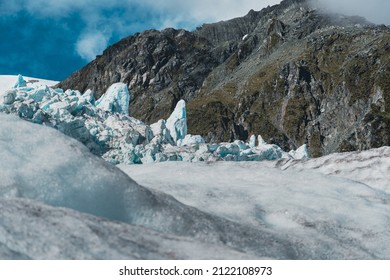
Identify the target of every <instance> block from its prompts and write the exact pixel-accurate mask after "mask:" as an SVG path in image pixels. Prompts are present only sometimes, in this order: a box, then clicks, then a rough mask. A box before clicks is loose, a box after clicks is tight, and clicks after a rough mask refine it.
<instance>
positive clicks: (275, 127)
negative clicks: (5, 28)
mask: <svg viewBox="0 0 390 280" xmlns="http://www.w3.org/2000/svg"><path fill="white" fill-rule="evenodd" d="M389 46H390V31H389V28H388V27H385V26H376V25H373V24H371V23H369V22H367V21H366V20H364V19H362V18H360V17H346V16H342V15H330V14H327V13H325V12H323V11H321V10H319V9H316V8H313V7H312V6H311V5H310V4H309V1H306V0H285V1H282V2H281V3H280V4H279V5H275V6H272V7H267V8H265V9H263V10H261V11H259V12H255V11H253V10H251V11H250V12H249V13H248V14H247V15H246V16H244V17H241V18H235V19H232V20H228V21H222V22H218V23H214V24H204V25H202V26H201V27H199V28H197V29H196V30H195V31H193V32H189V31H186V30H175V29H172V28H169V29H165V30H162V31H156V30H148V31H145V32H143V33H136V34H134V35H133V36H129V37H126V38H124V39H122V40H120V41H119V42H118V43H116V44H114V45H112V46H110V47H109V48H107V49H106V50H105V51H104V52H103V54H102V55H101V56H98V57H97V58H96V59H95V60H94V61H92V62H91V63H89V64H88V65H87V66H85V67H84V68H83V69H81V70H79V71H77V72H75V73H74V74H72V75H71V76H70V77H69V78H68V79H66V80H64V81H62V82H61V83H60V84H59V86H60V87H62V88H64V89H66V88H73V89H78V90H80V91H82V92H83V91H85V90H86V89H92V90H93V91H94V94H95V97H96V98H98V97H100V96H101V95H102V94H103V93H104V92H105V90H106V89H107V88H108V86H110V85H111V84H112V83H115V82H124V83H126V84H128V86H129V89H130V91H131V92H132V94H133V96H134V98H133V99H132V100H131V104H130V114H131V115H133V116H134V117H136V118H138V119H142V120H144V121H146V122H149V123H152V122H156V121H157V120H159V119H163V118H164V119H165V118H166V117H167V116H168V114H169V112H171V111H172V110H173V108H174V107H175V105H176V103H177V102H178V101H179V100H180V99H184V100H185V101H186V102H187V104H188V116H189V117H188V120H189V123H188V129H189V133H191V134H200V135H202V136H204V137H205V139H206V141H209V142H220V141H232V140H235V139H240V140H247V139H248V137H249V136H250V135H251V134H261V135H262V136H263V137H264V139H265V140H266V141H267V142H270V143H275V144H277V145H279V146H281V147H282V148H283V149H285V150H289V149H296V148H297V147H299V146H300V145H302V144H304V143H306V144H308V145H309V148H310V152H311V153H312V154H313V155H314V156H321V155H325V154H329V153H332V152H339V151H351V150H362V149H369V148H376V147H380V146H383V145H390V132H389V129H388V127H389V125H390V117H389V109H390V105H389V104H390V87H389V84H388V82H387V81H388V80H389V74H388V73H389V72H390V58H389V56H390V55H389V54H390V47H389Z"/></svg>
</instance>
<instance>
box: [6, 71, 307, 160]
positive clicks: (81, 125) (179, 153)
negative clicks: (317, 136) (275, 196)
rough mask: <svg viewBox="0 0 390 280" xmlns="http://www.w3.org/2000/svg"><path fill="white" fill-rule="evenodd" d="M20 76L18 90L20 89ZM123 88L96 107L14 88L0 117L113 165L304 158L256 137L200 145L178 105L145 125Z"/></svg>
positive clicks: (47, 91) (55, 93) (89, 97)
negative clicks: (43, 130)
mask: <svg viewBox="0 0 390 280" xmlns="http://www.w3.org/2000/svg"><path fill="white" fill-rule="evenodd" d="M22 80H24V79H23V77H22V76H19V77H18V82H17V84H18V85H22V84H23V83H22V82H21V81H22ZM129 101H130V94H129V91H128V88H127V85H126V84H123V83H116V84H113V85H112V86H111V87H110V88H109V89H108V90H107V92H106V93H105V94H104V95H103V96H102V97H101V98H100V99H99V100H97V101H95V98H94V94H93V92H92V91H91V90H87V91H86V92H85V93H84V94H81V93H80V92H79V91H77V90H66V91H63V90H62V89H52V88H50V87H47V86H44V85H28V86H23V87H22V86H18V87H15V88H13V89H11V90H9V91H5V92H3V93H0V112H5V113H9V114H15V115H18V116H19V117H21V118H23V119H26V120H29V121H31V122H34V123H38V124H44V125H46V126H50V127H53V128H55V129H57V130H59V131H61V132H62V133H64V134H66V135H68V136H71V137H73V138H75V139H77V140H79V141H80V142H82V143H83V144H84V145H85V146H87V147H88V148H89V150H90V151H91V152H93V153H94V154H96V155H98V156H101V157H102V158H103V159H105V160H106V161H108V162H111V163H113V164H120V163H125V164H134V163H151V162H163V161H189V162H196V161H219V160H224V161H260V160H275V159H279V158H296V159H304V158H309V152H308V150H307V147H306V146H303V147H301V148H299V149H298V150H297V151H291V152H290V153H286V152H284V151H282V149H281V148H280V147H278V146H277V145H273V144H267V143H266V142H265V141H264V140H263V138H262V137H261V136H260V135H259V136H258V137H257V145H256V136H255V135H252V136H251V137H250V139H249V143H246V142H244V141H240V140H236V141H234V142H233V143H206V142H205V140H204V139H203V138H202V137H201V136H200V135H191V134H187V114H186V103H185V101H184V100H180V101H179V102H178V103H177V105H176V107H175V109H174V111H173V113H172V114H171V116H170V117H169V118H168V119H167V120H166V121H165V120H159V121H158V122H156V123H154V124H151V125H146V124H144V123H143V122H142V121H139V120H137V119H135V118H132V117H130V116H129V115H128V109H129V105H128V104H129Z"/></svg>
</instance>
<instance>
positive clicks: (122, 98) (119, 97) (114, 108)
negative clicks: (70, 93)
mask: <svg viewBox="0 0 390 280" xmlns="http://www.w3.org/2000/svg"><path fill="white" fill-rule="evenodd" d="M86 94H88V93H86ZM129 102H130V93H129V89H128V88H127V85H126V84H124V83H115V84H113V85H111V86H110V87H109V88H108V90H107V91H106V93H105V94H103V96H102V97H101V98H100V99H99V100H97V101H96V107H97V108H99V109H102V110H104V111H107V112H111V113H120V114H124V115H128V112H129Z"/></svg>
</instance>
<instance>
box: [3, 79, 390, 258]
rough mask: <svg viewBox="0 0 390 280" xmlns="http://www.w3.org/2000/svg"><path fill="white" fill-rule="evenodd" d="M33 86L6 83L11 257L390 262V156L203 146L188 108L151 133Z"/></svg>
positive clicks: (254, 141)
mask: <svg viewBox="0 0 390 280" xmlns="http://www.w3.org/2000/svg"><path fill="white" fill-rule="evenodd" d="M14 78H17V79H19V77H14ZM24 80H25V81H26V85H22V86H18V87H15V88H13V84H14V82H13V83H10V79H9V80H7V83H5V82H2V80H1V79H0V85H1V84H7V87H5V88H4V90H0V111H1V112H0V178H1V180H0V258H1V259H257V258H258V259H390V250H389V248H388V246H387V244H388V243H389V242H390V233H389V232H388V226H389V224H390V214H389V213H390V206H389V205H390V185H389V184H390V181H389V180H388V174H389V172H390V147H382V148H379V149H374V150H370V151H364V152H351V153H342V154H332V155H328V156H326V157H321V158H316V159H311V158H310V155H309V154H308V151H307V146H306V145H303V146H301V147H299V148H298V149H297V150H295V151H290V152H289V153H287V152H284V151H283V150H282V149H281V148H280V147H278V146H276V145H273V144H268V143H266V142H265V141H264V139H263V138H262V137H261V136H260V135H252V136H251V137H250V139H249V142H244V141H239V140H236V141H234V142H232V143H206V142H205V141H204V139H203V138H202V137H201V136H199V135H190V134H187V131H186V129H187V128H186V114H185V102H184V101H179V103H180V104H178V105H177V106H176V108H177V110H176V109H175V110H174V112H173V113H172V114H171V117H170V118H169V119H168V120H169V123H168V120H160V121H158V122H157V123H155V124H151V125H147V124H145V123H143V122H142V121H139V120H137V119H135V118H132V117H131V116H129V115H127V112H128V110H126V113H119V112H116V111H117V108H118V107H117V105H115V106H116V107H115V108H113V107H106V109H108V110H106V109H103V108H99V106H96V103H98V104H101V102H100V103H99V102H98V101H95V99H94V97H93V92H92V91H90V90H87V91H86V92H85V93H80V92H78V91H74V90H65V91H64V90H62V89H55V88H53V87H52V85H50V84H45V83H42V82H33V81H31V80H29V79H27V78H24ZM18 81H19V80H18ZM9 84H11V85H9ZM120 88H121V87H119V89H120ZM121 90H124V89H123V88H122V89H120V90H119V91H121ZM124 91H125V90H124ZM108 92H109V91H108ZM109 95H111V93H110V94H109ZM107 96H108V95H107ZM107 96H106V97H107ZM112 96H118V95H116V94H114V93H113V94H112ZM129 96H130V95H129ZM110 98H112V97H110ZM115 98H116V97H115ZM115 98H114V99H115ZM107 100H109V99H107ZM111 101H112V100H111ZM115 102H116V101H115ZM115 102H114V103H115ZM108 103H110V102H108ZM111 104H113V103H112V102H111ZM116 104H118V103H116ZM127 109H128V108H127ZM26 120H27V121H26ZM175 133H176V134H175ZM172 135H173V136H172ZM134 163H143V164H134ZM150 163H153V164H150Z"/></svg>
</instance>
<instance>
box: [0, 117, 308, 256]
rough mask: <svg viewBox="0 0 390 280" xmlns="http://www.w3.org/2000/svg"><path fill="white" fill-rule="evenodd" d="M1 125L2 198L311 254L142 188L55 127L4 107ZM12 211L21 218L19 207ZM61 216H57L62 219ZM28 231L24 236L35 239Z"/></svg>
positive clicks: (242, 245)
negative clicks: (12, 113) (27, 119)
mask: <svg viewBox="0 0 390 280" xmlns="http://www.w3.org/2000/svg"><path fill="white" fill-rule="evenodd" d="M0 124H1V125H0V174H1V181H0V198H4V199H14V198H25V199H29V200H34V201H38V202H40V203H45V204H48V205H51V206H57V207H67V208H70V209H73V210H77V211H79V212H84V213H89V214H93V215H96V216H100V217H104V218H107V219H111V220H117V221H122V222H125V223H128V224H134V225H142V226H146V227H148V228H150V229H153V230H156V231H159V232H163V233H167V234H171V235H172V234H173V235H178V236H184V237H189V238H192V239H193V240H197V242H199V241H201V242H206V243H212V244H214V245H216V246H227V245H228V247H230V248H233V249H235V250H240V251H242V252H245V253H246V254H249V255H255V256H257V257H268V258H269V257H271V258H298V257H300V256H306V255H307V252H305V249H304V248H300V247H299V246H298V245H299V244H297V245H295V244H293V243H291V242H290V241H288V240H282V239H280V238H278V236H274V235H273V234H272V232H269V231H268V230H267V229H264V230H257V229H253V228H251V227H248V226H246V225H241V224H239V223H235V222H232V221H228V220H226V219H224V218H221V217H218V216H215V215H210V214H207V213H204V212H202V211H200V210H198V209H196V208H193V207H189V206H186V205H184V204H182V203H180V202H178V201H177V200H176V199H174V198H172V197H171V196H169V195H166V194H164V193H160V192H155V191H150V190H149V189H147V188H144V187H142V186H140V185H138V184H137V183H135V182H134V181H133V180H132V179H130V178H129V177H128V176H127V175H125V174H124V173H123V172H121V171H120V170H119V169H118V168H116V167H115V166H113V165H111V164H109V163H107V162H105V161H103V160H102V159H100V158H99V157H97V156H95V155H93V154H91V153H90V152H89V151H88V149H87V148H86V147H84V146H83V145H82V144H81V143H79V142H77V141H76V140H74V139H71V138H69V137H67V136H65V135H63V134H61V133H60V132H58V131H57V130H54V129H51V128H48V127H44V126H41V125H37V124H32V123H29V122H26V121H23V120H21V119H19V118H17V117H15V116H10V115H5V114H0ZM14 218H15V221H17V220H18V214H17V213H16V212H15V216H14ZM62 220H63V219H62V218H61V217H59V219H58V223H61V222H62ZM0 226H1V224H0ZM75 231H77V228H76V229H75ZM25 233H26V236H23V238H21V239H23V240H24V239H25V238H27V239H29V238H30V236H29V233H28V232H25ZM49 235H50V233H49ZM42 238H44V239H47V238H49V239H50V240H51V238H53V237H51V236H42ZM0 241H1V242H2V243H3V244H4V246H5V247H10V246H11V245H10V244H8V243H9V242H11V241H8V239H7V238H6V237H4V231H3V234H1V232H0ZM1 242H0V243H1ZM11 243H12V242H11ZM229 250H231V249H229ZM31 254H32V253H31V252H30V254H29V255H31ZM196 254H198V255H200V254H201V252H197V253H196ZM226 258H229V255H226Z"/></svg>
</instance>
